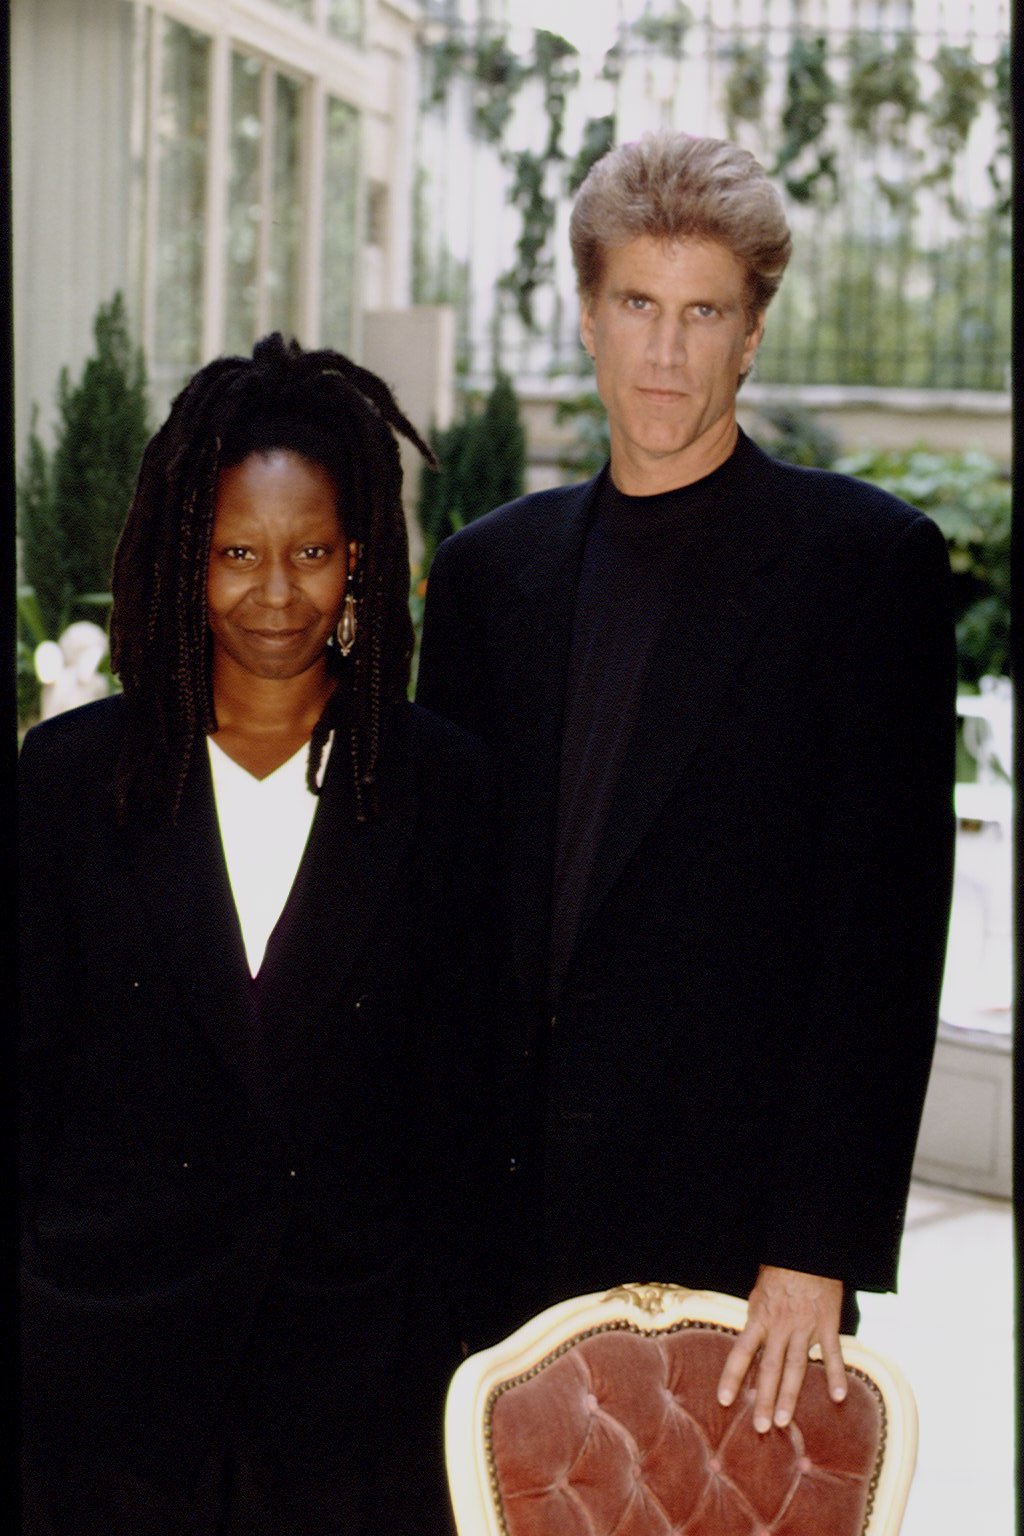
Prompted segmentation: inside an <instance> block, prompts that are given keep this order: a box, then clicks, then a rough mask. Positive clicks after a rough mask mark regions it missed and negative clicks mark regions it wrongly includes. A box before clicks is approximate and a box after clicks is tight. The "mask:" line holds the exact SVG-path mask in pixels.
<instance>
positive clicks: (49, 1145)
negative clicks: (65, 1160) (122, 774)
mask: <svg viewBox="0 0 1024 1536" xmlns="http://www.w3.org/2000/svg"><path fill="white" fill-rule="evenodd" d="M58 746H59V743H58V742H56V741H54V740H50V741H47V740H45V739H44V736H43V733H37V732H36V731H30V732H29V733H28V735H27V736H26V738H25V742H24V744H23V746H22V750H21V757H20V760H19V765H18V939H19V944H18V948H19V957H18V995H19V1023H18V1029H19V1040H18V1046H19V1049H18V1106H19V1148H18V1168H19V1198H20V1212H21V1221H22V1223H23V1224H29V1223H31V1221H32V1220H33V1217H34V1212H35V1207H36V1201H37V1199H38V1194H39V1189H40V1185H41V1183H42V1181H43V1179H44V1178H45V1175H46V1170H47V1167H48V1165H49V1162H50V1157H51V1155H52V1151H53V1148H54V1147H55V1145H56V1143H57V1141H58V1140H59V1136H60V1130H61V1121H62V1101H63V1095H64V1087H65V1084H66V1083H67V1082H68V1081H69V1075H70V1073H71V1072H72V1071H73V1070H74V1056H75V1051H76V1049H77V1045H76V1031H77V1026H78V1024H79V1019H80V1006H79V998H78V993H79V990H80V986H79V978H80V977H81V974H82V968H81V963H80V959H79V956H78V941H77V921H76V916H75V911H74V900H73V895H72V886H73V882H74V863H75V857H74V849H73V847H72V846H71V845H70V841H69V838H68V835H67V833H68V829H67V828H66V827H62V824H61V817H60V813H59V807H60V806H61V805H64V804H66V803H67V800H68V783H67V775H71V774H72V773H73V770H72V768H71V767H70V765H68V764H66V763H63V762H62V754H61V753H60V752H59V750H54V748H56V747H58Z"/></svg>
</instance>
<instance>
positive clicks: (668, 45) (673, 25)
mask: <svg viewBox="0 0 1024 1536" xmlns="http://www.w3.org/2000/svg"><path fill="white" fill-rule="evenodd" d="M692 26H693V12H692V11H691V10H690V8H689V6H688V5H684V4H682V0H672V3H671V4H670V5H668V6H666V7H665V9H664V10H655V9H654V7H653V6H652V5H650V4H648V5H646V6H645V7H644V10H643V13H642V14H641V15H640V16H638V17H637V19H636V21H634V22H633V23H632V25H631V26H630V31H631V32H632V33H633V35H634V36H635V37H638V38H640V40H641V42H644V43H647V44H648V45H649V46H650V47H651V48H652V49H656V50H657V51H658V52H659V53H667V54H668V55H669V56H670V58H673V59H680V58H682V56H683V44H684V43H685V42H686V34H687V32H689V30H690V28H691V27H692Z"/></svg>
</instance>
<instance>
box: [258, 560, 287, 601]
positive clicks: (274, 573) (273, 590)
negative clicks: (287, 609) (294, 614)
mask: <svg viewBox="0 0 1024 1536" xmlns="http://www.w3.org/2000/svg"><path fill="white" fill-rule="evenodd" d="M291 595H292V584H291V578H290V575H289V573H288V568H287V566H286V565H285V563H284V561H283V560H272V561H270V562H269V564H268V565H267V566H266V567H265V568H264V572H263V584H262V586H261V588H260V598H261V600H262V601H263V602H264V603H266V604H267V605H268V607H274V608H280V607H284V606H285V604H286V603H288V602H290V601H291Z"/></svg>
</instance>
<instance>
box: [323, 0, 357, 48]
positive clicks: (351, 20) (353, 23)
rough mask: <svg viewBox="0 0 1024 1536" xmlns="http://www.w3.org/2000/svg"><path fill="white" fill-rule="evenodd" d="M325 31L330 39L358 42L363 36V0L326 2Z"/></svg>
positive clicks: (331, 0) (329, 0) (330, 0)
mask: <svg viewBox="0 0 1024 1536" xmlns="http://www.w3.org/2000/svg"><path fill="white" fill-rule="evenodd" d="M327 30H328V32H330V34H331V36H332V37H340V38H343V39H344V40H345V41H346V42H353V43H356V42H359V41H360V39H361V38H362V35H363V0H327Z"/></svg>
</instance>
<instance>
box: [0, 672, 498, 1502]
mask: <svg viewBox="0 0 1024 1536" xmlns="http://www.w3.org/2000/svg"><path fill="white" fill-rule="evenodd" d="M124 717H125V703H124V700H123V699H122V698H120V697H116V698H112V699H107V700H103V701H101V702H99V703H97V704H93V705H88V706H86V707H85V708H83V709H79V710H75V711H73V712H71V713H68V714H65V715H62V716H60V717H58V718H56V719H54V720H52V721H50V722H48V723H46V724H44V725H42V726H40V727H38V728H37V729H35V730H33V731H31V732H30V733H29V734H28V736H27V738H26V740H25V744H24V748H23V752H22V764H21V805H20V816H21V934H22V957H21V959H22V981H21V985H22V1020H21V1058H20V1061H21V1065H20V1073H21V1079H20V1091H21V1112H22V1139H21V1169H22V1180H21V1183H22V1190H21V1205H22V1225H23V1261H22V1274H23V1301H22V1323H23V1334H22V1338H23V1344H22V1350H23V1419H24V1428H25V1434H26V1436H27V1437H29V1439H30V1440H32V1441H33V1443H35V1444H37V1445H39V1446H42V1447H44V1448H45V1451H46V1454H47V1455H49V1456H50V1457H51V1458H53V1459H58V1460H59V1459H60V1458H61V1457H62V1456H64V1457H67V1458H70V1461H69V1465H70V1464H71V1463H73V1461H74V1458H75V1457H76V1456H80V1455H85V1456H88V1455H90V1454H92V1453H93V1452H94V1451H102V1452H103V1453H104V1454H107V1455H109V1453H110V1448H111V1447H116V1448H117V1454H118V1455H123V1458H124V1464H125V1465H126V1466H128V1467H131V1468H132V1469H133V1470H134V1471H135V1472H136V1473H137V1474H138V1475H140V1476H143V1477H145V1478H147V1479H149V1480H151V1481H155V1482H157V1483H161V1482H163V1483H166V1484H167V1485H168V1486H172V1485H173V1486H185V1485H187V1483H188V1482H189V1480H190V1479H191V1478H192V1476H193V1475H194V1473H195V1470H196V1467H197V1465H198V1464H199V1462H200V1460H201V1458H202V1456H203V1453H204V1451H205V1449H206V1446H207V1444H208V1442H209V1439H210V1435H211V1427H212V1426H213V1425H214V1423H215V1422H216V1420H217V1417H218V1414H219V1412H220V1410H221V1404H222V1400H223V1397H224V1394H225V1392H226V1391H227V1390H228V1387H229V1384H230V1383H231V1381H232V1379H233V1375H234V1372H235V1371H236V1369H237V1365H238V1362H239V1360H240V1358H241V1357H242V1354H243V1352H244V1350H245V1348H246V1344H247V1340H249V1339H250V1337H251V1335H252V1331H253V1329H254V1327H258V1326H259V1318H260V1316H261V1315H262V1311H261V1309H265V1308H266V1306H267V1304H268V1297H276V1298H277V1300H278V1302H279V1303H280V1304H281V1306H282V1307H284V1309H285V1313H286V1314H287V1315H288V1316H289V1317H291V1318H293V1319H295V1320H296V1321H295V1322H294V1359H295V1361H296V1365H295V1370H296V1372H301V1371H302V1370H303V1369H304V1368H305V1367H304V1366H303V1365H302V1364H301V1363H299V1362H301V1360H302V1351H303V1339H304V1338H307V1339H308V1340H309V1348H310V1352H311V1354H310V1358H315V1359H316V1360H318V1361H324V1360H327V1361H330V1360H331V1359H336V1360H337V1361H338V1362H339V1365H338V1371H339V1373H340V1375H341V1376H344V1374H345V1371H346V1370H347V1369H348V1366H347V1365H346V1362H352V1361H354V1360H358V1359H360V1358H361V1359H362V1366H361V1367H359V1368H360V1369H363V1370H364V1375H365V1378H366V1381H369V1380H370V1379H371V1378H372V1379H376V1378H377V1377H378V1376H379V1375H380V1372H381V1368H383V1369H384V1371H385V1374H386V1372H387V1370H389V1369H390V1368H391V1367H392V1366H393V1353H394V1351H395V1350H397V1349H399V1348H401V1347H403V1345H402V1342H401V1340H400V1339H399V1336H398V1335H399V1330H400V1327H402V1326H404V1322H403V1319H405V1318H406V1317H407V1315H408V1302H409V1300H410V1292H409V1287H410V1285H412V1284H414V1285H415V1286H416V1288H417V1289H416V1304H417V1306H418V1307H419V1308H420V1315H421V1319H422V1317H424V1316H430V1317H432V1318H433V1319H434V1321H435V1323H436V1329H435V1342H437V1341H439V1340H440V1339H441V1335H442V1333H444V1332H445V1330H447V1334H446V1335H445V1336H446V1337H447V1336H448V1334H450V1333H451V1332H452V1331H453V1330H454V1329H455V1328H456V1326H457V1321H458V1320H457V1318H456V1317H454V1316H453V1315H452V1314H453V1312H454V1310H455V1308H454V1303H453V1294H454V1293H453V1287H454V1285H455V1283H456V1280H457V1278H458V1274H459V1264H458V1244H459V1241H460V1237H459V1234H460V1232H461V1231H462V1230H463V1221H462V1211H461V1209H460V1193H461V1192H463V1187H462V1186H461V1185H460V1182H459V1178H460V1176H459V1174H458V1169H457V1159H456V1158H455V1156H454V1153H455V1152H456V1151H457V1150H459V1144H460V1143H461V1142H464V1141H465V1139H466V1137H467V1136H468V1134H469V1132H468V1130H467V1126H468V1121H466V1120H465V1118H463V1116H464V1114H465V1111H466V1097H465V1095H466V1094H468V1092H469V1090H470V1088H471V1077H472V1062H473V1059H474V1051H475V1049H476V1047H477V1046H478V1045H480V1044H482V1043H483V1020H484V1015H483V1013H482V1011H481V1007H480V975H481V972H482V970H483V968H485V967H486V964H487V959H486V956H487V943H486V936H485V930H486V909H487V886H488V871H487V857H488V855H487V849H488V843H489V832H488V821H489V812H488V802H489V795H490V788H489V768H488V764H487V760H486V756H485V754H484V751H483V749H482V748H481V747H480V746H479V744H478V743H476V742H475V741H474V740H473V738H471V737H469V736H467V735H465V734H464V733H463V732H462V731H460V730H458V729H457V728H456V727H453V726H451V725H450V724H448V723H447V722H443V721H441V720H439V719H437V718H436V717H434V716H432V715H430V714H429V713H427V712H426V711H424V710H420V709H417V708H416V707H415V706H413V705H402V706H398V707H396V708H395V709H394V710H393V712H392V715H391V717H390V720H389V722H388V729H387V732H386V736H385V746H384V750H383V756H382V761H381V767H380V790H381V806H382V809H381V814H380V817H379V819H377V820H376V821H373V822H371V823H369V824H365V825H357V824H356V822H355V820H354V816H353V814H352V806H351V801H350V791H349V788H348V778H347V772H346V770H347V767H348V764H347V762H346V754H345V753H344V752H343V751H342V750H338V751H336V752H335V753H334V754H333V755H332V757H331V759H330V761H329V764H328V769H327V773H326V778H325V783H324V787H323V792H322V795H321V798H320V802H319V805H318V807H317V811H316V815H315V818H314V822H313V827H312V831H311V833H310V837H309V841H308V844H307V847H306V850H305V853H304V856H303V859H302V863H301V866H300V869H299V872H298V875H297V877H296V881H295V885H294V887H293V890H292V893H291V896H290V898H289V901H288V904H287V906H286V908H285V911H284V913H283V915H282V918H281V920H280V922H279V924H278V926H277V928H276V929H275V931H274V933H273V935H272V937H271V940H270V944H269V947H268V950H267V955H266V959H265V962H264V964H263V967H262V969H261V971H260V973H259V976H258V978H257V979H256V981H253V980H252V978H251V977H250V975H249V972H248V969H247V966H246V961H245V955H244V951H243V947H242V940H241V934H240V930H239V926H238V922H237V918H236V915H235V909H234V904H233V901H232V898H231V894H230V887H229V884H228V877H227V873H226V868H225V864H224V859H223V855H222V851H221V845H220V838H219V831H218V825H217V820H216V814H215V808H214V801H213V795H212V789H211V781H210V772H209V763H208V759H207V754H206V752H205V750H199V751H197V752H196V753H195V754H194V758H193V763H192V766H191V768H190V772H189V777H188V781H187V784H186V788H185V793H184V799H183V802H182V805H181V809H180V814H179V816H178V820H177V824H176V825H173V826H172V825H171V823H170V820H169V818H167V817H166V816H162V815H156V814H150V813H139V814H135V815H133V817H132V818H131V819H130V820H129V823H128V825H127V826H126V827H118V825H117V824H116V820H115V815H114V806H113V795H112V783H113V774H114V767H115V763H116V761H117V757H118V752H119V748H120V745H121V740H122V733H123V728H124ZM253 835H254V836H255V837H258V836H259V828H258V827H254V828H253ZM463 1161H464V1164H466V1160H463ZM468 1161H469V1162H471V1159H470V1160H468ZM442 1259H443V1260H444V1263H445V1273H446V1277H447V1278H446V1282H445V1284H444V1286H443V1287H442V1286H441V1285H440V1282H439V1281H438V1279H437V1264H438V1263H439V1262H440V1261H441V1260H442ZM282 1298H284V1300H283V1301H282ZM367 1306H371V1307H372V1308H373V1309H374V1316H375V1317H376V1318H377V1319H378V1321H377V1323H376V1324H371V1323H370V1322H369V1321H368V1320H367V1318H366V1316H365V1315H364V1312H363V1309H364V1308H365V1307H367ZM289 1326H290V1327H292V1326H293V1325H292V1324H289ZM342 1334H345V1335H346V1337H347V1339H348V1341H349V1342H348V1343H346V1341H345V1337H342V1336H341V1335H342ZM353 1341H355V1342H353ZM357 1346H358V1347H357ZM360 1350H362V1356H360ZM285 1355H286V1363H285V1364H284V1365H283V1366H282V1367H281V1370H280V1375H281V1378H282V1379H279V1380H278V1379H275V1380H273V1381H270V1382H269V1383H266V1384H265V1389H266V1391H267V1392H268V1393H269V1394H270V1396H271V1402H270V1409H269V1410H268V1411H272V1408H273V1394H274V1393H275V1392H280V1395H281V1401H282V1402H285V1401H287V1400H288V1395H289V1393H292V1394H293V1395H294V1393H295V1391H296V1383H295V1382H294V1381H291V1382H290V1381H288V1380H287V1376H288V1372H289V1366H288V1363H287V1360H288V1359H290V1358H291V1355H290V1354H289V1351H288V1350H287V1349H286V1351H285ZM352 1369H353V1370H356V1367H355V1366H353V1367H352ZM364 1385H365V1382H364ZM358 1386H359V1383H358V1381H355V1382H354V1384H353V1390H357V1389H358ZM344 1387H345V1384H344V1382H342V1383H341V1384H340V1388H339V1390H342V1389H344ZM321 1395H322V1394H321ZM301 1396H302V1391H301V1382H300V1383H299V1398H300V1400H301ZM320 1406H323V1405H322V1404H321V1405H320ZM325 1411H328V1410H327V1409H325Z"/></svg>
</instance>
